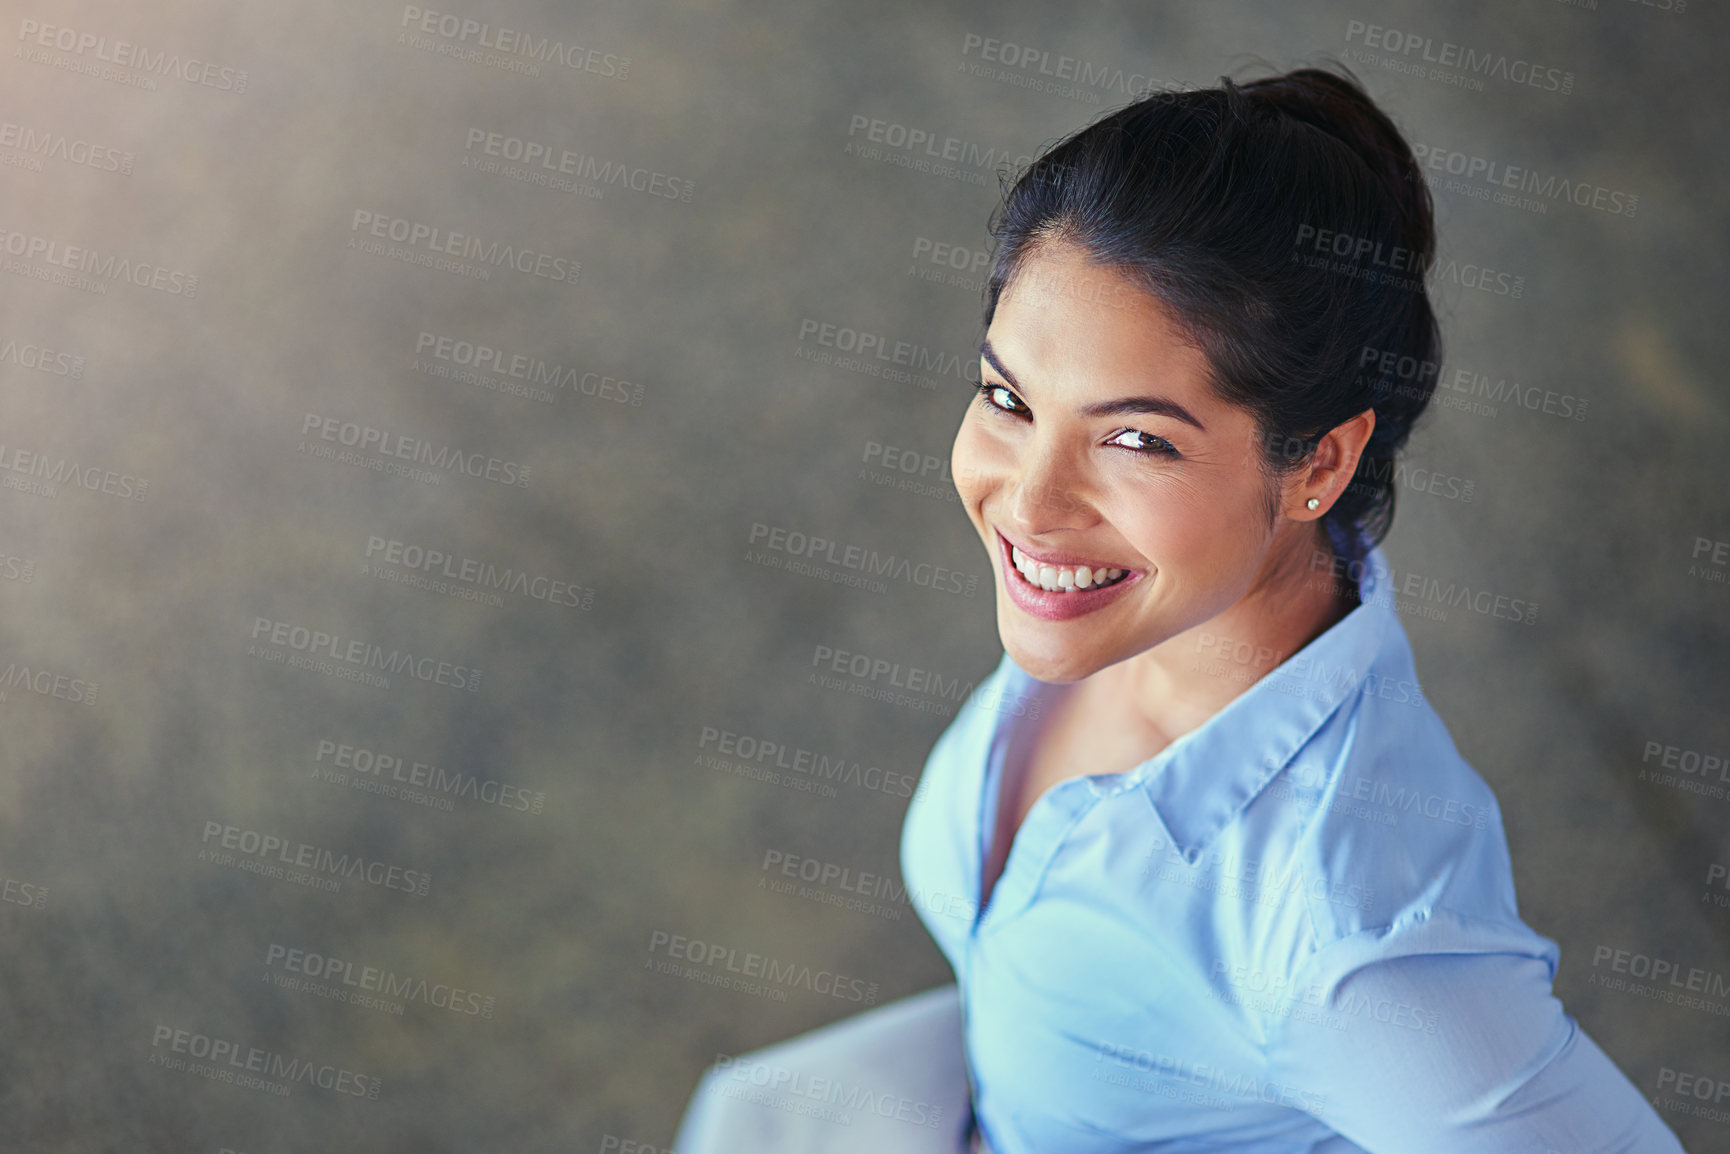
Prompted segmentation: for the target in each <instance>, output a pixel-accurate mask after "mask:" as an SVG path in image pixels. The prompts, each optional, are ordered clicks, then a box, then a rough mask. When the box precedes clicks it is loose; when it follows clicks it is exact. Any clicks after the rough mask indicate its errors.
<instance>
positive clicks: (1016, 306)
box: [676, 69, 1680, 1154]
mask: <svg viewBox="0 0 1730 1154" xmlns="http://www.w3.org/2000/svg"><path fill="white" fill-rule="evenodd" d="M994 232H995V235H996V237H997V240H998V248H997V255H996V258H995V265H994V268H993V272H992V276H991V280H990V283H989V286H988V289H987V299H986V322H987V326H988V327H987V332H986V340H985V343H984V344H983V346H982V348H981V356H982V363H981V367H980V375H981V379H980V383H979V386H978V396H977V397H976V398H975V400H974V403H973V404H972V405H971V406H970V407H969V408H968V411H967V414H966V416H965V417H964V418H963V420H962V424H961V428H960V430H959V432H958V433H957V435H956V439H955V448H954V457H953V470H954V476H955V479H956V485H957V488H958V490H959V492H960V495H961V499H962V503H963V506H964V507H965V509H966V511H967V515H968V518H969V520H970V521H971V522H972V524H973V527H974V529H975V531H976V532H977V533H978V534H979V537H980V540H981V542H982V544H983V545H984V546H985V549H986V552H987V554H988V556H989V557H990V558H991V564H992V567H993V570H994V574H995V578H996V581H997V590H998V596H997V625H998V631H999V634H1000V636H1001V638H1002V641H1003V647H1004V650H1005V654H1004V657H1003V659H1002V662H1001V663H1000V664H999V666H998V668H997V670H996V671H995V672H994V673H993V674H992V675H991V676H990V677H989V678H988V679H987V680H986V681H984V682H983V683H982V684H981V685H980V687H979V690H978V691H977V692H976V694H975V695H974V697H973V698H972V699H971V700H970V701H969V703H968V705H967V707H966V708H964V709H963V710H962V711H961V712H960V713H959V714H958V715H957V717H956V719H955V721H954V723H953V724H952V725H951V726H950V728H949V729H948V730H947V731H946V732H945V733H944V735H943V737H942V738H941V739H940V740H939V742H938V744H937V746H936V748H935V749H934V750H933V751H932V753H931V756H930V758H929V760H928V761H927V763H926V766H925V772H924V777H923V779H922V781H921V784H920V788H919V790H918V792H917V794H916V795H915V797H914V799H913V803H912V805H911V806H910V808H909V810H908V813H907V818H906V823H905V827H904V831H903V840H902V847H901V848H902V866H903V872H904V874H905V875H906V881H907V884H908V888H909V890H910V891H918V892H933V893H960V894H967V895H969V897H970V898H972V899H974V900H973V902H972V905H971V909H970V910H969V916H968V917H965V918H955V917H944V916H938V915H936V914H931V913H928V911H925V910H923V909H922V910H921V911H920V913H921V917H922V918H923V919H924V921H925V924H926V927H927V929H928V930H929V931H930V932H931V934H932V936H933V938H934V939H935V940H936V941H937V944H938V946H939V947H940V948H941V949H942V950H943V952H944V954H945V956H946V957H947V958H948V960H949V961H950V963H951V965H952V966H953V968H954V971H955V975H956V985H955V986H953V987H945V988H943V989H939V990H934V991H930V992H928V993H926V994H922V995H919V996H918V997H916V998H909V999H904V1000H903V1001H901V1002H898V1003H894V1004H891V1005H889V1006H885V1007H881V1008H879V1009H877V1010H874V1011H872V1012H870V1013H867V1014H864V1015H860V1016H859V1017H856V1018H853V1019H849V1020H846V1021H843V1022H840V1023H837V1024H835V1025H831V1026H829V1027H827V1028H826V1029H824V1030H821V1031H817V1032H816V1033H813V1034H810V1035H806V1036H804V1037H802V1038H798V1039H794V1040H793V1041H791V1042H787V1043H783V1044H782V1045H781V1046H777V1047H774V1048H772V1049H769V1050H764V1051H759V1052H757V1053H755V1054H752V1055H749V1056H747V1057H745V1058H741V1059H736V1060H733V1061H731V1062H728V1063H725V1064H723V1065H721V1066H718V1067H716V1068H715V1069H713V1070H711V1071H710V1073H709V1074H708V1075H707V1077H706V1078H705V1081H704V1084H703V1086H702V1087H701V1088H700V1089H699V1092H698V1095H697V1096H696V1098H695V1099H694V1101H693V1104H692V1107H691V1109H690V1111H689V1112H688V1113H687V1115H686V1119H685V1123H684V1126H683V1128H682V1130H681V1132H680V1135H679V1139H678V1142H677V1144H676V1145H677V1148H678V1149H679V1150H680V1152H681V1154H708V1152H711V1151H734V1150H738V1151H747V1150H748V1151H781V1150H786V1151H793V1150H798V1151H813V1150H831V1151H842V1150H860V1151H865V1150H872V1151H885V1152H889V1151H897V1150H905V1151H950V1152H952V1151H956V1150H961V1149H966V1148H967V1147H968V1146H969V1145H971V1146H972V1148H973V1149H975V1150H989V1151H994V1152H996V1154H1035V1152H1059V1151H1061V1152H1068V1151H1098V1152H1101V1154H1107V1152H1110V1154H1116V1152H1128V1151H1133V1150H1152V1149H1159V1150H1170V1151H1179V1150H1182V1151H1198V1150H1203V1149H1206V1150H1226V1149H1229V1150H1234V1151H1263V1152H1268V1154H1272V1152H1274V1151H1279V1152H1281V1154H1300V1152H1308V1154H1324V1152H1325V1154H1351V1152H1354V1151H1357V1152H1363V1151H1371V1152H1377V1154H1382V1152H1393V1151H1401V1152H1417V1151H1425V1152H1438V1154H1439V1152H1444V1151H1446V1152H1454V1151H1460V1150H1467V1149H1470V1150H1475V1151H1495V1152H1508V1154H1513V1152H1516V1151H1517V1152H1520V1154H1529V1152H1540V1151H1564V1150H1565V1151H1569V1152H1570V1154H1573V1152H1582V1151H1601V1152H1609V1151H1642V1152H1644V1151H1665V1152H1675V1151H1679V1150H1680V1146H1679V1145H1678V1144H1677V1143H1676V1140H1675V1137H1674V1136H1673V1135H1672V1134H1671V1133H1670V1132H1669V1131H1668V1130H1667V1129H1666V1128H1665V1126H1664V1125H1663V1123H1662V1122H1661V1121H1660V1120H1659V1119H1658V1117H1657V1115H1656V1114H1655V1113H1654V1112H1653V1111H1652V1109H1651V1108H1650V1106H1649V1105H1648V1104H1647V1103H1646V1102H1645V1101H1644V1099H1643V1098H1642V1097H1641V1096H1640V1094H1639V1093H1638V1091H1636V1090H1635V1088H1634V1087H1633V1085H1632V1084H1631V1083H1629V1081H1628V1080H1627V1079H1626V1078H1625V1077H1623V1075H1622V1074H1621V1072H1620V1071H1618V1070H1617V1069H1616V1067H1615V1066H1614V1065H1613V1064H1612V1063H1611V1062H1610V1060H1609V1059H1608V1058H1607V1057H1606V1056H1605V1055H1604V1053H1603V1052H1602V1051H1601V1050H1599V1049H1598V1047H1597V1046H1596V1045H1595V1044H1594V1043H1593V1042H1592V1040H1591V1039H1590V1038H1589V1037H1588V1036H1587V1035H1586V1034H1585V1033H1584V1032H1583V1031H1581V1030H1580V1028H1579V1026H1578V1025H1577V1024H1576V1023H1575V1022H1574V1021H1573V1019H1572V1018H1570V1017H1569V1016H1568V1015H1567V1014H1566V1013H1565V1012H1564V1011H1563V1009H1562V1007H1561V1004H1560V1003H1559V1002H1558V1001H1557V1000H1556V999H1555V998H1554V996H1553V995H1552V994H1551V980H1552V978H1553V977H1554V974H1555V968H1556V963H1557V959H1558V950H1557V947H1556V945H1555V943H1554V942H1552V941H1550V940H1549V939H1547V938H1545V937H1542V936H1540V935H1539V934H1538V933H1537V932H1535V931H1534V930H1533V929H1532V928H1530V927H1529V926H1527V925H1526V924H1525V923H1524V922H1523V921H1522V920H1521V919H1520V916H1519V913H1518V910H1517V906H1516V902H1515V896H1514V886H1513V877H1512V870H1511V866H1510V862H1509V858H1508V851H1507V845H1506V839H1505V837H1504V835H1503V832H1502V824H1501V815H1500V810H1499V809H1498V807H1497V804H1496V800H1495V797H1494V795H1493V794H1492V792H1491V791H1490V789H1489V787H1488V786H1487V785H1486V784H1485V783H1484V781H1483V780H1482V778H1480V777H1479V776H1478V774H1477V773H1476V772H1475V771H1474V770H1473V769H1472V767H1471V766H1470V765H1468V764H1466V762H1465V761H1463V760H1462V759H1461V758H1460V756H1459V754H1458V752H1457V751H1456V750H1455V748H1454V746H1453V743H1452V741H1451V740H1450V739H1449V737H1448V733H1447V729H1446V727H1445V726H1444V725H1443V723H1442V721H1441V720H1440V718H1439V717H1438V716H1437V715H1436V714H1435V712H1434V711H1433V710H1432V709H1431V708H1430V705H1429V703H1428V702H1427V701H1426V700H1425V699H1424V696H1423V693H1422V690H1421V687H1420V686H1419V684H1418V681H1417V674H1416V671H1415V668H1414V664H1413V658H1412V653H1411V649H1410V647H1409V645H1408V644H1407V641H1406V637H1405V633H1404V630H1403V629H1402V628H1401V626H1400V624H1399V621H1398V618H1397V617H1396V616H1395V612H1394V605H1393V600H1392V595H1391V590H1390V589H1388V588H1387V584H1388V583H1387V579H1386V578H1387V573H1388V569H1387V565H1386V562H1385V560H1384V559H1383V557H1382V554H1381V551H1380V549H1379V547H1378V542H1379V541H1380V539H1381V537H1382V536H1383V535H1384V534H1385V532H1386V530H1387V527H1388V525H1389V524H1390V522H1391V519H1392V516H1393V498H1392V490H1391V487H1390V484H1389V481H1390V478H1391V476H1392V464H1393V461H1394V458H1395V456H1396V454H1397V453H1398V452H1399V450H1400V448H1401V447H1402V446H1403V445H1404V443H1405V441H1406V439H1407V437H1408V435H1409V434H1410V431H1411V428H1412V424H1413V421H1414V420H1415V419H1416V418H1417V417H1418V415H1419V414H1421V413H1422V411H1423V410H1424V408H1425V405H1426V404H1427V402H1428V400H1429V388H1428V387H1427V385H1425V384H1422V383H1421V382H1429V383H1432V384H1433V381H1434V373H1429V374H1419V375H1418V377H1417V380H1418V381H1419V382H1420V384H1419V385H1418V386H1417V387H1414V386H1413V381H1412V378H1411V375H1410V374H1407V375H1406V376H1399V375H1396V374H1397V368H1398V366H1399V365H1401V364H1403V363H1406V362H1412V363H1417V364H1429V365H1433V364H1435V363H1436V361H1437V359H1438V357H1439V341H1438V337H1437V332H1436V324H1435V320H1434V317H1433V314H1432V312H1431V309H1430V305H1429V301H1428V299H1427V297H1426V294H1425V289H1424V284H1423V281H1422V279H1421V276H1422V273H1421V270H1422V269H1424V268H1425V267H1426V266H1427V265H1428V263H1429V261H1430V259H1431V255H1432V254H1433V252H1434V248H1435V243H1434V229H1433V225H1432V223H1431V213H1430V205H1429V199H1428V194H1427V191H1426V189H1425V185H1424V184H1423V182H1422V180H1421V177H1420V174H1419V172H1418V170H1417V167H1416V165H1415V163H1414V162H1413V159H1412V153H1411V150H1410V148H1409V147H1408V146H1407V144H1406V143H1405V141H1404V140H1403V139H1402V138H1401V136H1400V134H1399V133H1398V131H1397V130H1396V129H1395V128H1394V126H1393V124H1392V123H1391V122H1390V121H1389V120H1388V119H1387V117H1386V116H1385V115H1383V114H1382V112H1381V111H1380V110H1379V109H1377V108H1376V107H1375V105H1374V104H1373V103H1372V102H1371V101H1370V99H1369V97H1368V96H1367V95H1365V93H1364V92H1363V91H1362V89H1361V88H1359V87H1358V85H1357V84H1356V82H1355V81H1354V80H1352V79H1351V78H1350V77H1349V76H1341V75H1335V74H1333V73H1329V72H1324V71H1319V70H1313V69H1306V70H1300V71H1297V72H1293V73H1289V74H1286V75H1283V76H1275V77H1271V78H1269V79H1266V80H1260V81H1256V82H1253V83H1249V84H1245V85H1243V86H1241V87H1239V86H1236V85H1233V84H1232V83H1231V82H1229V81H1227V82H1225V83H1224V84H1223V85H1222V87H1220V88H1217V89H1209V90H1203V91H1194V92H1185V93H1161V94H1156V95H1153V96H1150V97H1147V98H1145V99H1143V100H1140V101H1138V102H1136V103H1135V104H1132V105H1130V106H1129V107H1127V108H1124V109H1122V110H1120V111H1118V112H1115V113H1113V114H1111V115H1109V116H1107V117H1105V118H1104V119H1102V120H1101V121H1099V122H1098V123H1096V124H1094V125H1092V126H1090V127H1088V128H1086V129H1084V130H1082V131H1081V132H1078V133H1076V134H1075V135H1074V136H1072V137H1070V138H1068V139H1067V140H1064V141H1062V142H1060V143H1059V144H1057V145H1056V146H1055V147H1053V148H1052V149H1051V150H1050V151H1048V152H1047V153H1046V154H1045V155H1044V156H1042V157H1041V158H1040V159H1038V160H1037V161H1035V162H1034V163H1033V164H1032V165H1031V166H1030V167H1029V168H1027V170H1026V171H1024V172H1023V173H1022V174H1021V176H1020V177H1019V179H1018V180H1017V181H1016V182H1015V184H1014V186H1013V187H1012V188H1011V189H1010V191H1009V193H1008V196H1007V198H1006V201H1005V204H1004V206H1003V208H1002V210H1001V211H1000V213H999V214H998V216H997V219H996V221H995V224H994ZM1414 270H1418V277H1417V279H1414V278H1413V277H1412V276H1410V275H1408V274H1410V273H1412V272H1413V271H1414ZM1342 574H1345V575H1349V576H1350V577H1352V578H1359V579H1356V580H1352V579H1342V578H1341V576H1340V575H1342ZM1360 575H1361V576H1360Z"/></svg>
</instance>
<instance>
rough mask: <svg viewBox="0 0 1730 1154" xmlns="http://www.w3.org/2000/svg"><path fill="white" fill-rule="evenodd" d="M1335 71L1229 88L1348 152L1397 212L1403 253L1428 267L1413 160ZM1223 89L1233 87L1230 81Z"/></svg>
mask: <svg viewBox="0 0 1730 1154" xmlns="http://www.w3.org/2000/svg"><path fill="white" fill-rule="evenodd" d="M1338 67H1339V68H1340V71H1339V72H1338V73H1335V72H1329V71H1326V70H1324V69H1321V68H1299V69H1296V70H1295V71H1292V72H1287V73H1284V74H1282V75H1279V76H1269V77H1266V78H1265V79H1262V80H1252V81H1250V82H1249V83H1247V84H1243V85H1237V86H1235V87H1236V88H1237V90H1238V91H1239V92H1240V93H1241V94H1242V95H1243V97H1244V98H1245V100H1246V101H1247V102H1248V103H1249V104H1250V105H1251V106H1252V107H1259V108H1266V109H1269V110H1271V111H1274V112H1277V113H1280V114H1283V115H1285V116H1289V117H1291V118H1292V119H1293V120H1297V121H1299V122H1301V123H1303V124H1307V125H1310V126H1311V127H1313V128H1317V129H1319V130H1321V131H1322V132H1325V133H1327V134H1328V135H1329V136H1332V137H1333V138H1334V139H1336V140H1338V141H1340V142H1341V143H1342V144H1344V145H1345V146H1346V147H1347V148H1349V149H1351V150H1352V152H1353V153H1354V154H1355V155H1356V156H1357V157H1358V159H1360V160H1362V161H1363V162H1364V164H1365V165H1366V166H1368V168H1369V170H1370V171H1371V172H1372V173H1374V174H1375V177H1376V179H1377V180H1378V181H1379V182H1380V183H1381V185H1382V187H1383V188H1384V189H1385V190H1386V192H1387V194H1388V199H1389V200H1390V201H1391V202H1392V203H1393V204H1394V205H1395V206H1397V210H1398V212H1399V217H1400V228H1399V231H1400V236H1401V238H1402V240H1403V241H1404V242H1405V247H1407V248H1409V249H1411V250H1412V251H1413V252H1415V253H1417V254H1419V257H1420V258H1421V261H1422V264H1423V265H1424V266H1428V265H1429V263H1430V260H1431V258H1432V257H1433V256H1434V255H1435V251H1436V226H1435V211H1434V209H1433V207H1432V206H1431V203H1430V189H1429V185H1428V184H1426V183H1425V182H1424V177H1423V172H1422V170H1420V169H1419V168H1418V162H1417V158H1415V157H1414V156H1413V155H1412V150H1411V147H1410V146H1409V145H1408V144H1407V143H1406V139H1405V137H1403V136H1401V135H1400V131H1399V129H1397V128H1395V127H1394V123H1393V121H1391V120H1389V119H1388V117H1387V114H1386V113H1384V112H1383V111H1382V110H1381V109H1380V108H1378V107H1376V104H1375V101H1373V100H1371V99H1370V96H1369V93H1367V92H1365V91H1364V89H1363V85H1362V84H1360V83H1359V82H1358V79H1357V77H1356V76H1354V75H1352V73H1351V72H1350V71H1349V70H1348V69H1346V68H1345V66H1344V65H1339V66H1338ZM1225 84H1226V86H1227V87H1228V88H1229V87H1234V86H1233V85H1232V84H1231V82H1230V81H1226V82H1225Z"/></svg>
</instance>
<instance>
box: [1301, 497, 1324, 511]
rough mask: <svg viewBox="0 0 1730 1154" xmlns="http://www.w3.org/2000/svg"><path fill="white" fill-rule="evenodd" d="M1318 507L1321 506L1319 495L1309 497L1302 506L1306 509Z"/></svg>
mask: <svg viewBox="0 0 1730 1154" xmlns="http://www.w3.org/2000/svg"><path fill="white" fill-rule="evenodd" d="M1320 507H1321V498H1319V497H1311V498H1310V499H1309V500H1307V501H1305V502H1304V508H1306V509H1312V510H1313V509H1319V508H1320Z"/></svg>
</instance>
